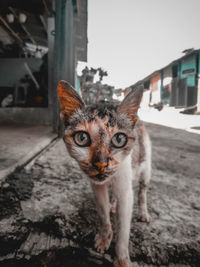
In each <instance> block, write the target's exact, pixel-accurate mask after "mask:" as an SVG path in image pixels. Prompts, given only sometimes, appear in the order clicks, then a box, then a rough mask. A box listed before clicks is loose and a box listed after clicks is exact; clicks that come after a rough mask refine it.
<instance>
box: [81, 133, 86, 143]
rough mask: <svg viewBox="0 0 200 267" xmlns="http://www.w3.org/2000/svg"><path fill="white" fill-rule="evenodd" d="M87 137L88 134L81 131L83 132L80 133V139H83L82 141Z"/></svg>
mask: <svg viewBox="0 0 200 267" xmlns="http://www.w3.org/2000/svg"><path fill="white" fill-rule="evenodd" d="M86 137H87V136H86V134H85V133H81V134H80V141H81V142H82V141H84V139H85V138H86Z"/></svg>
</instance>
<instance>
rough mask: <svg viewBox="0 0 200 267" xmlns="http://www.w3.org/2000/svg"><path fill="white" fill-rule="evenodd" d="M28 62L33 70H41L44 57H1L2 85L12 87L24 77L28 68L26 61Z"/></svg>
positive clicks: (0, 81)
mask: <svg viewBox="0 0 200 267" xmlns="http://www.w3.org/2000/svg"><path fill="white" fill-rule="evenodd" d="M25 62H26V63H27V64H28V66H29V67H30V69H31V70H32V72H35V71H39V70H40V66H41V64H42V59H39V58H1V59H0V87H3V86H6V87H12V86H14V85H15V84H16V83H18V82H19V80H20V79H21V78H22V77H24V76H25V75H26V74H29V73H28V72H27V69H26V68H25V66H24V63H25Z"/></svg>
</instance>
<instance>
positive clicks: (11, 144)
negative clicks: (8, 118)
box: [0, 122, 56, 184]
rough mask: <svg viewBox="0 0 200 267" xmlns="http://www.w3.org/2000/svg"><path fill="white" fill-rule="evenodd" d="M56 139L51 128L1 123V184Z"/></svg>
mask: <svg viewBox="0 0 200 267" xmlns="http://www.w3.org/2000/svg"><path fill="white" fill-rule="evenodd" d="M55 138H56V135H55V134H53V133H52V129H51V127H50V126H41V125H28V124H22V123H15V122H0V184H1V182H2V181H3V180H4V179H5V177H6V176H7V175H9V174H10V173H12V172H13V171H14V170H15V169H16V168H17V167H20V166H23V165H24V164H25V163H27V162H28V161H29V160H31V159H32V158H33V157H34V156H35V155H36V154H38V153H40V151H41V150H42V149H44V148H45V147H46V146H47V145H48V144H49V143H50V142H51V141H52V140H54V139H55Z"/></svg>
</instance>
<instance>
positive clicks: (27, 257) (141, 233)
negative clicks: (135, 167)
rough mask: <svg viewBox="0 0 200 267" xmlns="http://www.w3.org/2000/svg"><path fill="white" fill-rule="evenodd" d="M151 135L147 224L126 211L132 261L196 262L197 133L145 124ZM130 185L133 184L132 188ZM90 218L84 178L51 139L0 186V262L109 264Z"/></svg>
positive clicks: (199, 220)
mask: <svg viewBox="0 0 200 267" xmlns="http://www.w3.org/2000/svg"><path fill="white" fill-rule="evenodd" d="M146 126H147V129H148V131H149V134H150V136H151V140H152V147H153V149H152V151H153V154H152V162H153V163H152V180H151V183H150V186H149V190H148V203H149V205H148V206H149V213H150V215H151V217H152V222H151V223H150V224H149V225H147V224H145V223H140V222H138V221H137V194H135V204H134V210H133V220H132V228H131V237H130V255H131V260H132V261H133V262H134V263H133V266H199V265H200V201H199V197H200V160H199V159H200V135H198V134H194V133H189V132H186V131H184V130H179V129H173V128H169V127H164V126H159V125H155V124H150V123H146ZM136 191H137V188H136ZM97 228H98V216H97V213H96V209H95V204H94V199H93V195H92V192H91V189H90V184H89V182H88V180H87V177H85V175H84V174H83V173H82V172H81V171H80V169H79V167H78V165H77V163H76V162H74V160H72V159H71V158H70V157H69V155H68V154H67V151H66V148H65V146H64V143H63V141H62V140H58V141H56V142H54V143H53V144H52V145H51V146H50V147H49V148H48V149H47V150H46V151H44V152H43V153H42V154H41V155H40V156H39V157H37V159H36V160H35V161H34V162H33V163H32V164H29V165H27V166H26V167H25V168H24V169H22V170H19V171H17V172H15V173H14V174H13V175H11V176H9V177H8V178H7V179H6V180H5V181H4V182H3V184H2V187H1V191H0V247H1V249H0V266H2V267H5V266H34V267H35V266H47V267H49V266H52V267H55V266H59V267H61V266H63V267H64V266H66V267H68V266H69V267H70V266H74V267H75V266H87V267H89V266H91V267H92V266H112V259H113V256H114V243H112V245H111V248H110V249H109V250H108V251H107V252H106V253H105V254H103V255H101V254H99V253H97V252H96V250H95V248H94V236H95V233H96V231H97Z"/></svg>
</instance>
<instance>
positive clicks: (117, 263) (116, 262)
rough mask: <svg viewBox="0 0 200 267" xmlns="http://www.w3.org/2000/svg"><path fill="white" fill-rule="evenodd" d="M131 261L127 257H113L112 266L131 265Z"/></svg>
mask: <svg viewBox="0 0 200 267" xmlns="http://www.w3.org/2000/svg"><path fill="white" fill-rule="evenodd" d="M132 266H133V265H132V263H131V261H130V260H129V259H123V260H120V259H115V260H114V263H113V267H132Z"/></svg>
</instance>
